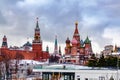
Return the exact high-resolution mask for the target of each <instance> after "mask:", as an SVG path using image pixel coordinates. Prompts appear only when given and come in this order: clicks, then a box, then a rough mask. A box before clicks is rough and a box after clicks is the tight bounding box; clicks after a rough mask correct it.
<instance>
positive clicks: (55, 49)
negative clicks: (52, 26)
mask: <svg viewBox="0 0 120 80" xmlns="http://www.w3.org/2000/svg"><path fill="white" fill-rule="evenodd" d="M54 53H55V54H56V53H58V43H57V35H56V36H55V48H54Z"/></svg>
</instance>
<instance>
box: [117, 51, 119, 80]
mask: <svg viewBox="0 0 120 80" xmlns="http://www.w3.org/2000/svg"><path fill="white" fill-rule="evenodd" d="M118 72H119V53H117V80H119V73H118Z"/></svg>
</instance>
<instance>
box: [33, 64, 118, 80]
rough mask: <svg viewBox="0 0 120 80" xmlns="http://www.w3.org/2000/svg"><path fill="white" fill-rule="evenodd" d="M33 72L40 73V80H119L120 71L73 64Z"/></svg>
mask: <svg viewBox="0 0 120 80" xmlns="http://www.w3.org/2000/svg"><path fill="white" fill-rule="evenodd" d="M33 72H41V73H42V75H41V77H42V80H119V79H120V77H119V73H120V71H119V70H117V69H107V68H99V67H94V68H93V67H87V66H80V65H73V64H55V65H43V66H42V67H37V66H36V67H35V68H34V69H33Z"/></svg>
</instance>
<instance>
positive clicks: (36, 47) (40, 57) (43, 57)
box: [0, 18, 49, 62]
mask: <svg viewBox="0 0 120 80" xmlns="http://www.w3.org/2000/svg"><path fill="white" fill-rule="evenodd" d="M46 48H47V49H46V50H48V47H46ZM0 54H1V55H4V56H7V57H9V59H17V58H20V59H29V60H37V61H42V62H45V61H47V60H48V59H49V51H43V50H42V40H41V35H40V28H39V24H38V18H37V22H36V28H35V32H34V40H33V42H32V44H31V43H30V42H27V43H25V44H24V45H23V46H22V47H20V48H19V47H10V48H8V44H7V37H6V36H4V37H3V42H2V46H1V48H0Z"/></svg>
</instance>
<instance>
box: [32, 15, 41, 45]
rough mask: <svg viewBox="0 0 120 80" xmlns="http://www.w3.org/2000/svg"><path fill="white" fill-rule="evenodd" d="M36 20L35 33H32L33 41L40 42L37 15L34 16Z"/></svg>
mask: <svg viewBox="0 0 120 80" xmlns="http://www.w3.org/2000/svg"><path fill="white" fill-rule="evenodd" d="M36 19H37V22H36V28H35V34H34V40H33V42H34V43H41V36H40V28H39V24H38V17H37V18H36Z"/></svg>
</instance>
